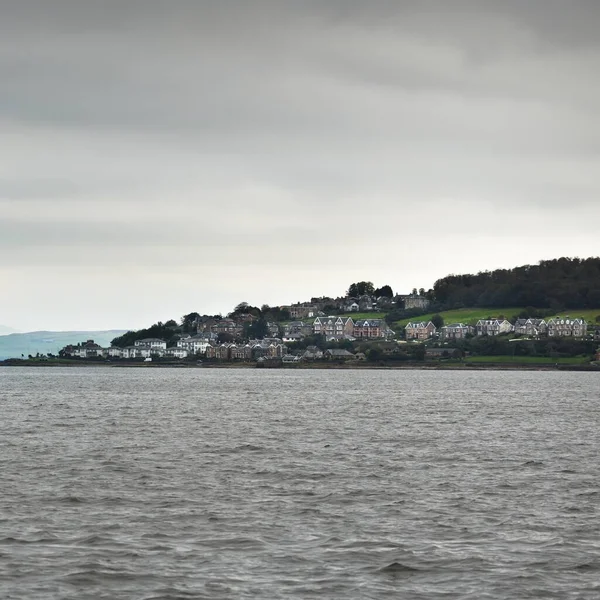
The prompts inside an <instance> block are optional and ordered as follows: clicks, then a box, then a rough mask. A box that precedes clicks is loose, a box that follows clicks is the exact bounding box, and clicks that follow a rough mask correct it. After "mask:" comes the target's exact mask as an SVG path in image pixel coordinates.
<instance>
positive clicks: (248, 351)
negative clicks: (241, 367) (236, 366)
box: [231, 344, 252, 361]
mask: <svg viewBox="0 0 600 600" xmlns="http://www.w3.org/2000/svg"><path fill="white" fill-rule="evenodd" d="M231 360H240V361H249V360H252V346H251V345H250V344H245V345H243V346H232V347H231Z"/></svg>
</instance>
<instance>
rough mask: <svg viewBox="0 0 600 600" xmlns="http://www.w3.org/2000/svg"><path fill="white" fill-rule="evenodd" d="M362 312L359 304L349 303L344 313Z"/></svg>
mask: <svg viewBox="0 0 600 600" xmlns="http://www.w3.org/2000/svg"><path fill="white" fill-rule="evenodd" d="M359 310H360V306H359V305H358V303H357V302H354V301H352V302H349V303H348V304H346V305H345V306H344V311H345V312H358V311H359Z"/></svg>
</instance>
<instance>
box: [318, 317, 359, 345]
mask: <svg viewBox="0 0 600 600" xmlns="http://www.w3.org/2000/svg"><path fill="white" fill-rule="evenodd" d="M313 333H314V334H315V335H324V336H325V338H326V339H328V340H332V339H333V340H339V339H342V338H349V337H352V335H353V333H354V321H353V320H352V319H351V318H350V317H331V316H330V317H317V318H316V319H315V321H314V323H313Z"/></svg>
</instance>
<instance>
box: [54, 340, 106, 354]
mask: <svg viewBox="0 0 600 600" xmlns="http://www.w3.org/2000/svg"><path fill="white" fill-rule="evenodd" d="M67 348H69V351H68V352H67ZM106 352H107V350H104V348H102V346H100V345H99V344H96V342H94V340H87V341H86V342H84V343H81V344H77V346H67V347H66V348H65V349H64V353H65V354H67V353H68V354H69V355H70V356H74V357H78V358H98V357H102V356H104V355H105V354H106Z"/></svg>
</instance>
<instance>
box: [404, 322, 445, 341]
mask: <svg viewBox="0 0 600 600" xmlns="http://www.w3.org/2000/svg"><path fill="white" fill-rule="evenodd" d="M436 331H437V329H436V326H435V325H434V324H433V323H432V322H431V321H418V322H417V321H411V322H410V323H408V324H407V325H406V327H405V328H404V336H405V337H406V339H407V340H428V339H429V338H432V337H433V336H434V335H435V332H436Z"/></svg>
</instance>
